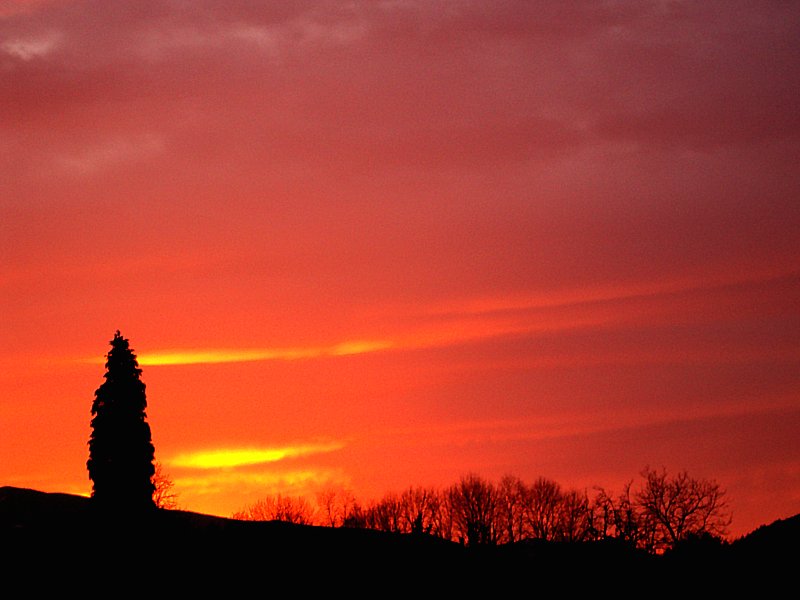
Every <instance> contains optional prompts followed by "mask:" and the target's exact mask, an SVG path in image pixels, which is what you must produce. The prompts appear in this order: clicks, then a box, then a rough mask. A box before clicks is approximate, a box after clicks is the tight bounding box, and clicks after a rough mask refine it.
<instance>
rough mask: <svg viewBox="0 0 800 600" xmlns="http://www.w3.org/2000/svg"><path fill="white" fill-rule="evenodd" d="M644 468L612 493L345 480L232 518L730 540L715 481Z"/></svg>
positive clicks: (512, 537) (636, 542) (555, 535)
mask: <svg viewBox="0 0 800 600" xmlns="http://www.w3.org/2000/svg"><path fill="white" fill-rule="evenodd" d="M640 475H641V477H642V479H641V481H640V482H639V485H638V486H637V487H636V488H635V489H634V487H633V483H634V482H633V480H631V481H630V482H628V483H627V484H626V485H625V486H624V488H623V490H622V491H621V492H620V493H618V494H614V493H612V492H610V491H607V490H605V489H603V488H594V489H593V492H592V494H591V495H590V494H589V492H588V491H587V490H576V489H563V488H562V487H561V485H559V484H558V483H557V482H555V481H552V480H550V479H547V478H544V477H540V478H538V479H537V480H536V481H534V482H532V483H526V482H525V481H523V480H522V479H520V478H519V477H516V476H512V475H508V476H505V477H503V478H502V479H501V480H500V481H499V482H493V481H490V480H487V479H485V478H483V477H481V476H479V475H476V474H474V473H471V474H468V475H465V476H463V477H461V478H460V480H459V481H458V482H456V483H455V484H453V485H451V486H449V487H446V488H441V489H440V488H429V487H409V488H408V489H406V490H405V491H403V492H402V493H399V494H398V493H388V494H386V495H384V496H383V497H382V498H381V499H379V500H377V501H373V502H370V503H368V504H364V503H361V502H359V501H358V500H357V499H356V497H355V496H354V494H353V493H352V492H351V491H349V490H347V489H344V488H339V489H335V488H327V489H325V490H324V491H322V492H321V493H319V494H318V495H317V497H316V502H311V501H309V500H308V499H307V498H305V497H302V496H300V497H293V496H284V495H280V494H279V495H273V496H267V497H265V498H262V499H260V500H258V501H257V502H255V503H254V504H252V505H250V506H248V507H246V508H244V509H243V510H241V511H239V512H236V513H234V514H233V515H232V518H234V519H239V520H248V521H284V522H288V523H295V524H303V525H323V526H328V527H346V528H361V529H374V530H378V531H386V532H394V533H405V534H420V535H422V534H425V535H428V536H434V537H437V538H441V539H443V540H448V541H453V542H458V543H459V544H461V545H463V546H467V547H476V546H497V545H502V544H513V543H516V542H523V541H526V540H543V541H552V542H589V541H600V540H616V541H618V542H621V543H624V544H626V545H628V546H630V547H631V548H635V549H638V550H644V551H646V552H648V553H653V554H660V553H663V552H664V551H666V550H669V549H672V548H674V547H675V546H676V545H679V544H682V543H685V542H690V541H695V542H696V541H702V542H704V543H706V544H708V543H712V544H722V543H725V542H726V536H727V535H728V527H729V525H730V523H731V514H730V512H729V510H728V503H727V500H726V498H725V490H724V489H722V488H721V487H720V485H719V484H718V483H717V482H715V481H713V480H705V479H696V478H694V477H691V476H690V475H689V474H688V473H687V472H686V471H682V472H679V473H677V474H675V475H670V474H669V473H668V472H667V470H666V469H664V468H662V469H661V470H656V469H651V468H650V467H645V468H644V469H643V470H642V472H641V474H640Z"/></svg>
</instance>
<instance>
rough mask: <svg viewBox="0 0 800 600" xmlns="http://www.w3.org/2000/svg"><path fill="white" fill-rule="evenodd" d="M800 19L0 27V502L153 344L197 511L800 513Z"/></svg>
mask: <svg viewBox="0 0 800 600" xmlns="http://www.w3.org/2000/svg"><path fill="white" fill-rule="evenodd" d="M798 99H800V3H797V2H788V1H787V2H781V1H775V2H769V1H763V2H752V1H751V2H739V1H735V0H730V1H728V0H725V1H706V0H704V1H698V2H688V1H686V2H685V1H680V0H674V1H670V0H652V1H647V0H618V1H602V2H601V1H586V2H578V1H576V2H560V1H557V0H553V1H519V2H513V1H497V0H495V1H489V0H486V1H469V0H463V1H455V0H454V1H441V2H432V1H413V0H394V1H389V0H386V1H354V2H310V1H309V2H303V1H298V2H288V1H287V2H269V3H267V2H263V3H262V2H248V1H244V0H241V1H225V2H221V1H203V0H197V1H180V0H172V1H168V0H118V1H114V2H108V1H106V0H96V1H78V0H36V1H21V0H20V1H9V0H0V342H1V343H0V427H1V429H0V485H13V486H19V487H30V488H34V489H39V490H43V491H58V492H69V493H79V494H89V493H90V491H91V482H90V481H89V479H88V473H87V470H86V459H87V458H88V448H87V441H88V438H89V435H90V428H89V421H90V409H91V403H92V400H93V397H94V391H95V389H97V387H98V386H99V385H100V384H101V383H102V381H103V373H104V360H105V359H104V355H105V353H106V352H107V351H108V350H109V341H110V340H111V339H112V337H113V335H114V331H115V330H117V329H119V330H120V331H121V332H122V335H123V336H124V337H126V338H128V339H129V340H130V343H131V346H132V347H133V349H134V350H135V352H136V353H137V355H138V357H139V360H140V364H141V367H142V369H143V375H142V379H143V381H144V382H145V383H146V385H147V400H148V412H147V414H148V421H149V423H150V426H151V428H152V432H153V442H154V444H155V448H156V459H157V460H159V461H160V462H161V463H162V465H163V466H164V470H165V471H166V472H167V473H168V474H169V475H170V476H171V477H172V479H173V480H174V482H175V491H176V492H177V493H178V494H179V498H178V501H179V504H180V506H181V507H182V508H186V509H189V510H195V511H199V512H206V513H210V514H218V515H222V516H230V515H231V513H233V512H235V511H237V510H240V509H242V508H243V507H244V506H246V505H248V504H251V503H252V502H254V501H255V500H257V499H259V498H262V497H264V496H266V495H268V494H273V493H283V494H292V495H301V494H302V495H309V496H313V495H314V494H315V493H316V491H318V490H320V489H323V488H324V487H326V486H346V487H349V488H350V489H352V490H353V492H354V493H355V495H356V496H357V497H358V498H360V499H362V500H364V501H368V500H370V499H374V498H378V497H380V496H382V495H383V494H384V493H385V492H389V491H402V490H403V489H405V488H407V487H408V486H410V485H429V486H446V485H449V484H451V483H454V482H455V481H457V480H458V478H459V477H460V476H462V475H464V474H466V473H468V472H475V473H478V474H480V475H482V476H484V477H485V478H487V479H491V480H499V478H500V477H502V476H503V475H504V474H514V475H517V476H519V477H521V478H522V479H523V480H526V481H530V482H532V481H533V480H535V479H536V478H537V477H539V476H545V477H548V478H551V479H554V480H555V481H557V482H559V483H560V484H561V485H562V486H564V487H566V488H572V487H576V488H579V489H584V488H585V489H587V490H588V491H589V493H590V494H591V493H592V487H593V486H595V485H602V486H605V487H606V488H610V489H611V490H613V491H620V490H621V488H622V486H623V485H624V484H625V483H626V482H627V481H629V480H631V479H634V480H637V478H638V474H639V472H640V471H641V470H642V469H643V468H644V467H645V466H648V465H649V466H652V467H658V468H660V467H662V466H663V467H666V468H667V469H668V470H669V471H671V472H677V471H678V470H683V469H686V470H688V471H689V473H690V474H692V475H694V476H696V477H702V478H708V479H714V480H716V481H717V482H719V483H720V484H721V485H722V486H723V487H724V488H725V489H727V491H728V499H729V501H730V505H731V508H732V510H733V518H734V521H733V525H732V527H731V532H732V534H734V535H738V534H742V533H747V532H749V531H751V530H752V529H754V528H755V527H757V526H759V525H761V524H765V523H770V522H772V521H774V520H775V519H778V518H785V517H789V516H792V515H794V514H797V513H800V260H799V258H798V257H800V102H799V101H798Z"/></svg>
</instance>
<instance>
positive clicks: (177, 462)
mask: <svg viewBox="0 0 800 600" xmlns="http://www.w3.org/2000/svg"><path fill="white" fill-rule="evenodd" d="M342 448H344V443H342V442H329V443H324V444H305V445H299V446H285V447H282V448H218V449H214V450H201V451H199V452H192V453H188V454H181V455H178V456H176V457H175V458H172V459H170V460H168V461H167V462H168V463H169V465H170V466H172V467H183V468H190V469H225V468H233V467H242V466H248V465H257V464H261V463H272V462H278V461H281V460H283V459H285V458H294V457H298V456H307V455H309V454H320V453H325V452H334V451H336V450H340V449H342Z"/></svg>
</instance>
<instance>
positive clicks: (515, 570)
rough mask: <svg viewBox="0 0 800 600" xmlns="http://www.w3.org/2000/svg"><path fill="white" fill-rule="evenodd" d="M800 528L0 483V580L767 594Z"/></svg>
mask: <svg viewBox="0 0 800 600" xmlns="http://www.w3.org/2000/svg"><path fill="white" fill-rule="evenodd" d="M798 535H800V515H797V516H794V517H792V518H789V519H785V520H780V521H776V522H774V523H772V524H771V525H765V526H762V527H759V528H758V529H757V530H755V531H753V532H752V533H750V534H748V535H747V536H744V537H742V538H739V539H737V540H734V541H733V542H731V543H730V544H720V543H718V542H717V543H709V542H708V540H705V541H704V540H697V541H696V542H694V543H689V544H685V545H683V546H680V547H676V549H675V550H674V551H672V552H670V553H668V554H666V555H664V556H652V555H649V554H646V553H643V552H641V551H637V550H634V549H632V548H630V547H629V546H627V545H625V544H622V543H619V542H615V541H614V540H608V541H604V542H583V543H571V544H570V543H555V542H544V541H537V540H527V541H524V542H519V543H516V544H508V545H503V546H496V547H474V548H465V547H463V546H461V545H459V544H457V543H455V542H449V541H445V540H441V539H438V538H433V537H430V536H427V535H413V534H398V533H388V532H381V531H374V530H367V529H350V528H331V527H323V526H315V525H296V524H290V523H284V522H279V521H267V522H253V521H239V520H235V519H228V518H223V517H215V516H210V515H204V514H199V513H194V512H189V511H181V510H154V511H153V512H152V513H150V514H147V515H144V516H140V517H136V518H133V517H131V516H130V515H125V514H120V515H109V514H105V513H102V514H101V513H98V512H96V511H95V510H94V507H93V504H92V501H91V500H90V499H89V498H86V497H82V496H75V495H70V494H63V493H46V492H41V491H36V490H31V489H22V488H14V487H1V488H0V540H2V555H1V556H0V568H2V569H3V571H4V573H3V574H4V575H5V578H6V580H7V581H8V580H9V578H11V579H13V578H17V579H21V580H25V581H28V582H31V581H37V578H42V577H45V579H44V582H45V583H47V582H48V580H47V576H48V575H53V574H54V573H59V574H60V576H59V577H60V579H59V578H56V581H57V582H58V583H59V585H68V584H69V582H72V583H73V584H75V585H78V584H79V583H80V581H81V577H88V578H89V579H91V580H92V581H95V582H96V581H98V580H101V579H103V578H108V580H109V581H111V580H113V581H120V578H123V580H125V581H128V584H127V585H133V586H135V585H137V584H142V583H143V582H144V581H149V579H148V578H150V577H152V576H153V575H158V576H159V577H157V579H159V580H160V583H159V586H160V589H162V590H163V589H165V587H164V586H167V587H171V588H172V589H174V590H176V591H177V590H183V591H186V590H187V589H194V590H198V591H205V592H208V591H210V590H212V589H217V590H225V591H227V592H230V591H231V590H235V589H240V590H242V591H247V590H252V588H253V586H256V585H257V586H261V587H263V586H265V585H271V584H273V583H275V582H282V585H288V584H289V583H291V585H293V586H299V588H300V589H302V590H303V591H305V592H311V591H319V592H323V591H330V590H334V589H337V588H339V589H342V590H347V591H348V593H350V594H351V595H361V594H362V593H363V594H368V593H371V592H374V593H377V592H378V590H377V588H375V586H376V585H379V586H383V589H384V591H386V590H392V589H395V590H399V589H401V588H405V589H407V590H409V591H413V590H421V589H424V590H427V592H429V593H433V591H434V590H437V589H438V590H441V591H442V592H443V593H445V591H446V593H448V594H452V593H454V591H455V590H459V589H460V590H463V591H464V592H473V593H474V592H477V591H478V590H481V589H483V590H492V591H493V592H495V593H497V592H498V591H499V590H501V589H507V590H512V589H514V586H515V585H517V584H518V583H519V582H520V581H530V582H531V585H533V582H538V583H536V586H537V588H538V586H545V588H547V589H557V588H558V587H559V586H561V588H563V589H569V590H572V591H573V592H575V591H578V590H583V591H592V590H595V591H597V590H599V589H605V588H606V587H607V586H610V585H611V586H612V587H613V585H612V583H613V580H614V579H619V578H622V580H624V581H625V582H626V585H634V584H636V585H639V584H642V585H652V583H653V582H657V581H661V582H667V584H668V585H670V586H677V585H680V586H691V589H693V590H695V591H697V592H699V591H700V590H703V589H705V590H706V591H716V592H720V591H722V590H725V589H730V590H733V589H743V588H742V586H749V587H751V588H753V587H755V588H758V589H760V590H762V591H763V590H764V589H766V588H768V587H770V586H773V585H780V583H781V582H782V581H784V580H785V579H786V580H788V576H789V573H791V572H792V571H793V568H794V563H795V562H796V560H795V559H796V555H797V552H796V547H795V546H796V540H797V539H798ZM615 573H616V575H613V574H615ZM56 581H49V583H53V584H55V583H56ZM515 582H516V583H515ZM41 583H42V581H40V584H41ZM616 583H617V584H620V583H621V581H617V582H616ZM548 586H552V587H548ZM545 588H540V589H545ZM609 589H610V588H609ZM359 591H360V593H359Z"/></svg>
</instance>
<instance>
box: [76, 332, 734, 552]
mask: <svg viewBox="0 0 800 600" xmlns="http://www.w3.org/2000/svg"><path fill="white" fill-rule="evenodd" d="M110 344H111V350H110V351H109V353H108V354H107V362H106V373H105V375H104V379H105V381H104V382H103V384H102V385H101V386H100V387H99V388H98V389H97V391H96V392H95V399H94V402H93V403H92V416H93V418H92V421H91V427H92V434H91V437H90V439H89V460H88V461H87V468H88V470H89V477H90V479H91V480H92V483H93V486H92V497H93V499H94V501H95V503H96V504H97V505H98V506H100V507H103V508H105V509H114V510H118V511H119V510H120V509H122V512H123V513H125V512H127V513H130V512H138V511H146V510H152V509H154V508H156V507H160V508H175V507H176V506H177V503H176V495H175V493H174V491H173V485H172V482H171V480H170V479H169V477H168V476H167V475H165V474H164V473H163V472H162V470H161V465H160V464H158V463H157V462H156V461H155V450H154V447H153V443H152V440H151V434H150V426H149V425H148V423H147V414H146V410H145V409H146V407H147V399H146V395H145V384H144V382H142V380H141V372H142V371H141V369H140V368H139V363H138V361H137V359H136V354H135V353H134V352H133V350H132V349H131V348H130V345H129V343H128V340H127V339H125V338H124V337H122V335H121V334H120V332H119V331H117V332H116V333H115V335H114V339H113V340H111V342H110ZM641 475H642V478H643V479H642V482H641V484H640V485H639V487H638V489H636V490H635V491H632V489H631V488H632V485H633V482H632V481H631V482H630V483H628V485H626V486H625V487H624V489H623V490H622V492H621V493H620V494H617V495H615V494H612V493H610V492H607V491H606V490H604V489H600V488H598V489H595V490H594V493H593V495H592V497H590V496H589V494H588V492H587V491H585V490H584V491H579V490H564V489H562V488H561V486H560V485H559V484H558V483H556V482H554V481H551V480H549V479H546V478H543V477H540V478H539V479H537V480H536V481H534V482H533V483H532V484H527V483H525V482H524V481H522V480H521V479H519V478H518V477H514V476H506V477H504V478H503V479H502V480H501V481H500V482H499V483H494V482H491V481H488V480H486V479H483V478H482V477H480V476H478V475H475V474H470V475H466V476H464V477H462V478H461V479H460V480H459V481H458V482H457V483H456V484H454V485H451V486H450V487H448V488H445V489H434V488H425V487H416V488H414V487H412V488H409V489H407V490H406V491H404V492H403V493H401V494H393V493H390V494H387V495H385V496H384V497H383V498H381V499H380V500H378V501H376V502H372V503H370V504H366V505H364V504H361V503H359V502H358V501H357V500H356V498H355V496H354V495H353V494H352V492H349V491H347V490H334V489H329V490H325V491H323V492H322V493H320V494H319V495H318V496H317V502H316V505H314V504H312V503H310V502H308V501H307V500H305V499H304V498H291V497H282V496H273V497H268V498H265V499H263V500H260V501H258V502H256V503H255V504H253V505H252V506H250V507H248V508H246V509H244V510H243V511H240V512H238V513H236V514H234V515H233V517H234V518H238V519H246V520H281V521H288V522H291V523H301V524H320V525H327V526H330V527H362V528H370V529H377V530H382V531H390V532H399V533H410V534H427V535H432V536H437V537H440V538H443V539H447V540H453V541H457V542H459V543H461V544H464V545H466V546H481V545H497V544H508V543H514V542H519V541H521V540H526V539H541V540H552V541H566V542H581V541H589V540H603V539H617V540H621V541H623V542H626V543H629V544H630V545H632V546H634V547H637V548H642V549H645V550H648V551H650V552H660V551H663V550H665V549H668V548H671V547H674V546H675V545H676V544H678V543H680V542H683V541H685V540H688V539H691V538H692V537H698V536H699V537H704V536H705V537H714V538H717V539H722V538H724V537H725V535H726V534H727V527H728V526H729V525H730V522H731V516H730V513H729V511H728V507H727V503H726V501H725V491H724V490H723V489H722V488H720V486H719V484H717V483H716V482H714V481H707V480H704V479H695V478H692V477H690V476H689V475H688V473H686V472H685V471H684V472H681V473H678V474H677V475H674V476H670V475H669V474H668V473H667V471H666V470H665V469H662V470H661V471H657V470H654V469H650V468H649V467H646V468H645V469H644V470H643V471H642V473H641Z"/></svg>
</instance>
